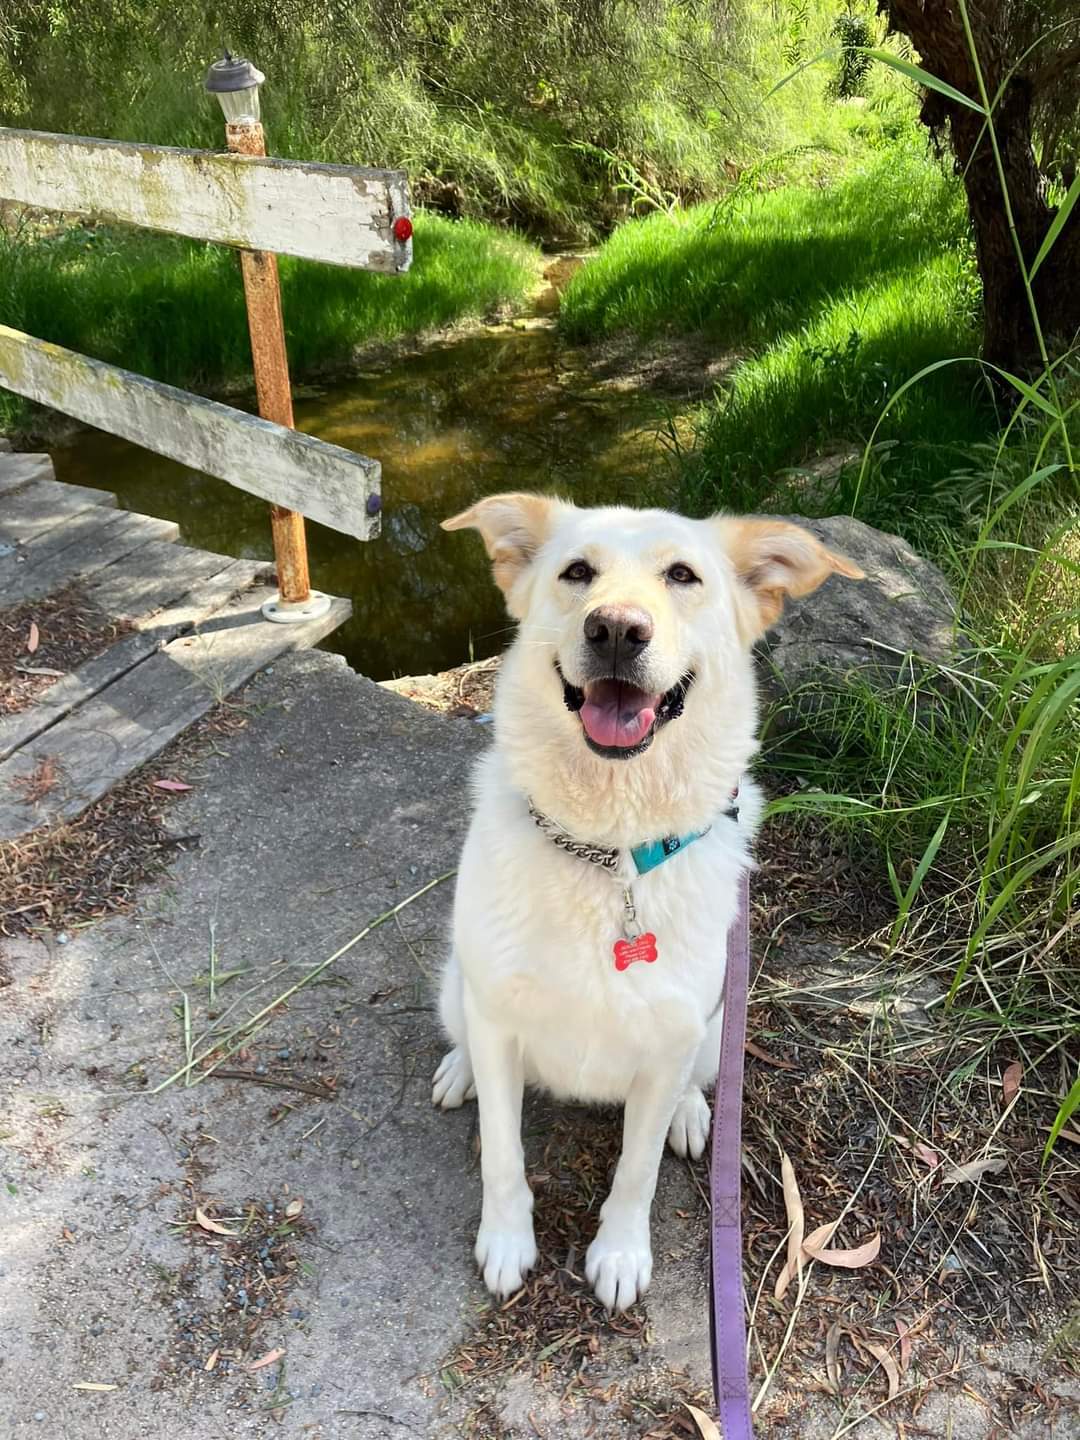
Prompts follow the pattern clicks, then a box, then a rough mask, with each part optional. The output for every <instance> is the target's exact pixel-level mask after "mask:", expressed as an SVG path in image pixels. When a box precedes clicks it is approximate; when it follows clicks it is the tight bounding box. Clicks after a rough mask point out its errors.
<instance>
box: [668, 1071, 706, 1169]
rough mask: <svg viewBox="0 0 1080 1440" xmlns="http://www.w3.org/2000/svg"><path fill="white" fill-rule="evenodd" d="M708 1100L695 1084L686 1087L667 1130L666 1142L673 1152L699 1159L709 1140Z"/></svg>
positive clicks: (684, 1156)
mask: <svg viewBox="0 0 1080 1440" xmlns="http://www.w3.org/2000/svg"><path fill="white" fill-rule="evenodd" d="M711 1118H712V1117H711V1115H710V1113H709V1102H708V1101H707V1100H706V1099H705V1096H704V1095H703V1094H702V1093H701V1091H700V1090H699V1089H698V1087H697V1086H696V1085H690V1086H688V1087H687V1089H686V1091H685V1092H684V1094H683V1097H682V1099H681V1100H680V1101H679V1103H678V1105H676V1106H675V1114H674V1115H673V1116H672V1117H671V1126H670V1128H669V1130H668V1132H667V1143H668V1144H669V1145H670V1146H671V1148H672V1150H674V1151H675V1154H676V1155H678V1156H680V1157H681V1158H683V1159H685V1158H686V1156H687V1155H689V1156H690V1157H691V1158H692V1159H694V1160H700V1159H701V1157H702V1155H704V1154H705V1146H706V1145H707V1144H708V1141H709V1124H710V1121H711Z"/></svg>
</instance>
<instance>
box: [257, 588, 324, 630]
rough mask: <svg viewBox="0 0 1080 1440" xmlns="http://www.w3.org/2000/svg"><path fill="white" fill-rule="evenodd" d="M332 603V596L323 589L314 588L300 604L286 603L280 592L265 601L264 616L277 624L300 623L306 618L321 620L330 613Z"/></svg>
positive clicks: (263, 605)
mask: <svg viewBox="0 0 1080 1440" xmlns="http://www.w3.org/2000/svg"><path fill="white" fill-rule="evenodd" d="M332 603H333V602H332V600H331V597H330V596H329V595H324V594H323V593H322V591H321V590H312V592H311V593H310V595H309V596H308V598H307V599H306V600H305V601H304V602H303V603H302V604H300V605H286V604H285V602H284V601H283V600H282V598H281V596H280V594H278V595H274V596H272V597H271V598H270V599H269V600H264V601H263V604H262V616H263V619H264V620H272V621H273V622H274V624H275V625H300V624H302V623H303V622H304V621H305V620H320V619H321V618H322V617H323V616H324V615H325V614H327V613H328V611H329V609H330V606H331V604H332Z"/></svg>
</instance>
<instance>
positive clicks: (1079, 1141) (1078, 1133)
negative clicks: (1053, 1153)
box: [1046, 1125, 1080, 1145]
mask: <svg viewBox="0 0 1080 1440" xmlns="http://www.w3.org/2000/svg"><path fill="white" fill-rule="evenodd" d="M1046 1128H1048V1127H1046ZM1058 1139H1059V1140H1071V1141H1072V1143H1073V1144H1074V1145H1080V1130H1070V1129H1069V1127H1068V1126H1067V1125H1063V1126H1062V1127H1061V1129H1060V1130H1059V1131H1058Z"/></svg>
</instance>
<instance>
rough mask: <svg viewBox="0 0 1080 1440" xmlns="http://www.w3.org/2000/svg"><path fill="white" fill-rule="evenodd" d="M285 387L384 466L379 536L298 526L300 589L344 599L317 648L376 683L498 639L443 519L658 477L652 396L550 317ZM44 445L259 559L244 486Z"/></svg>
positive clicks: (101, 442)
mask: <svg viewBox="0 0 1080 1440" xmlns="http://www.w3.org/2000/svg"><path fill="white" fill-rule="evenodd" d="M297 388H298V389H299V391H300V394H301V396H304V397H305V398H299V399H297V401H296V424H297V427H298V428H299V429H302V430H306V431H309V432H310V433H311V434H314V435H318V436H320V437H321V438H322V439H324V440H330V441H333V442H334V443H335V444H338V445H344V446H347V447H348V448H350V449H353V450H358V451H361V452H362V453H364V454H367V455H371V456H374V457H375V458H377V459H379V460H380V461H381V462H382V467H383V481H382V495H383V506H384V509H383V527H382V534H381V536H380V537H379V538H378V539H376V540H373V541H366V542H364V541H358V540H353V539H352V538H350V537H348V536H345V535H340V534H337V533H336V532H334V531H332V530H327V529H324V528H323V527H322V526H320V525H315V524H312V523H311V522H308V543H309V551H310V558H311V573H312V583H313V585H315V586H316V587H317V588H318V589H320V590H326V591H328V592H330V593H332V594H336V595H347V596H349V597H350V598H351V599H352V602H353V606H354V610H353V617H352V619H351V620H350V621H349V623H348V624H347V625H345V626H343V627H342V628H341V629H340V630H338V631H337V632H336V634H334V635H333V636H331V638H330V640H329V641H328V642H327V645H328V648H330V649H333V650H338V651H340V652H342V653H343V654H344V655H345V656H346V657H347V658H348V660H349V662H350V664H352V665H353V666H355V668H356V669H358V670H360V671H362V672H363V673H364V674H366V675H370V676H373V677H374V678H376V679H384V678H388V677H390V676H394V675H408V674H420V673H424V672H426V671H431V670H440V669H445V668H447V667H449V666H451V665H456V664H460V663H461V662H463V661H465V660H468V659H470V658H473V657H475V658H477V659H480V658H482V657H484V656H487V655H490V654H492V653H494V652H495V651H497V650H499V649H501V648H502V646H503V644H504V643H505V640H506V631H507V625H508V621H507V617H506V615H505V612H504V610H503V608H502V602H501V597H500V596H499V594H498V592H497V591H496V590H495V588H494V586H493V585H492V583H491V581H490V578H489V574H488V570H487V564H486V561H485V558H484V555H483V547H482V545H481V543H480V540H479V538H478V537H477V536H475V535H471V534H468V533H457V534H446V533H444V532H443V531H441V530H440V529H439V521H440V520H442V519H444V518H445V517H446V516H448V515H453V514H455V513H456V512H457V511H459V510H462V509H464V508H465V507H466V506H467V505H468V504H469V503H470V502H471V501H473V500H474V499H476V498H478V497H479V496H481V495H485V494H490V493H492V492H494V491H499V490H513V489H525V490H553V491H558V492H559V493H560V494H562V495H565V496H566V497H567V498H571V499H576V500H580V501H582V502H583V503H598V502H604V503H610V502H614V501H619V500H623V501H630V502H633V501H637V502H638V503H640V502H641V500H642V499H643V498H644V497H645V496H646V495H647V496H649V497H650V498H651V497H653V496H655V495H656V494H657V493H658V491H662V489H663V488H664V486H665V484H666V483H667V482H668V480H669V477H670V464H669V457H668V452H667V451H666V449H665V448H664V446H663V444H662V442H661V440H660V438H659V434H658V432H659V431H660V429H661V428H662V426H663V424H664V420H665V407H664V404H663V402H662V401H659V400H657V399H656V398H655V397H654V396H650V395H649V394H648V393H645V392H643V391H641V390H626V389H619V388H616V387H613V386H611V384H610V383H605V382H602V381H600V380H598V379H597V377H596V375H595V374H594V372H593V371H592V370H591V369H590V368H589V364H588V357H587V355H586V353H585V352H584V351H581V350H574V349H570V348H567V347H564V346H562V345H561V344H560V341H559V339H558V336H557V333H556V332H555V330H554V328H553V326H552V325H551V323H550V322H549V321H544V320H537V319H534V320H532V321H526V322H524V323H522V322H519V323H518V324H516V325H506V326H497V327H490V328H488V329H485V330H483V331H481V332H479V333H472V334H467V335H465V336H464V337H462V338H457V339H451V340H447V341H446V342H444V343H439V344H437V345H434V346H431V347H428V348H424V349H422V350H420V351H419V353H415V354H412V355H405V356H402V357H400V358H397V359H394V360H393V361H391V362H388V363H387V364H386V365H385V366H384V367H380V368H377V369H375V368H373V369H371V370H370V371H365V372H363V373H361V374H359V375H357V376H355V377H353V378H350V379H349V380H348V381H346V382H343V383H340V384H335V385H332V386H328V387H327V388H326V389H325V390H322V391H314V392H309V391H307V390H305V389H304V388H303V387H297ZM52 453H53V459H54V462H55V465H56V474H57V477H58V478H59V479H61V480H66V481H69V482H72V483H75V484H85V485H96V486H98V487H100V488H102V489H108V490H112V491H114V492H115V493H116V495H117V497H118V499H119V502H120V504H121V505H122V506H124V507H126V508H127V509H129V510H137V511H141V512H142V513H144V514H148V515H158V516H161V517H164V518H166V519H170V520H176V521H177V522H178V523H179V525H180V529H181V539H182V540H183V541H185V542H186V543H188V544H190V545H194V546H200V547H202V548H204V549H207V550H216V551H219V552H221V553H223V554H228V555H236V556H243V557H248V558H252V559H267V560H269V559H271V558H272V554H273V552H272V549H271V544H270V526H269V516H268V507H267V505H266V503H265V502H264V501H261V500H258V499H256V498H255V497H253V496H250V495H247V494H246V493H245V492H243V491H241V490H236V489H234V488H233V487H232V486H229V485H226V484H224V483H223V482H221V481H218V480H214V479H211V478H210V477H209V476H206V475H203V474H200V473H199V472H197V471H194V470H189V469H186V468H185V467H184V466H181V465H177V464H174V463H173V462H172V461H169V460H163V459H162V458H161V457H159V456H157V455H153V454H151V453H149V452H148V451H145V450H141V449H139V448H138V447H137V446H134V445H130V444H128V443H127V442H126V441H122V440H117V439H116V438H114V437H113V436H110V435H105V434H103V433H101V432H99V431H83V432H81V433H80V434H79V435H77V436H76V437H74V439H72V440H71V441H70V442H68V443H66V444H64V445H62V446H58V447H56V448H54V450H53V452H52Z"/></svg>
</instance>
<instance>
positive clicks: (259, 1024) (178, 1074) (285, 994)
mask: <svg viewBox="0 0 1080 1440" xmlns="http://www.w3.org/2000/svg"><path fill="white" fill-rule="evenodd" d="M456 873H457V872H456V871H454V870H447V871H446V872H445V874H442V875H437V876H436V877H435V879H434V880H429V881H428V883H427V884H426V885H421V887H420V889H419V890H414V891H413V893H412V894H411V895H407V896H406V897H405V899H404V900H399V901H398V903H397V904H396V905H393V906H391V908H390V909H389V910H384V911H383V913H382V914H381V915H377V916H376V917H375V919H374V920H370V921H369V922H368V923H367V924H366V925H365V926H364V928H363V930H361V931H360V933H359V934H358V935H354V936H353V938H352V939H351V940H348V941H346V943H345V944H344V945H342V946H341V948H340V949H338V950H335V951H334V953H333V955H330V956H328V957H327V958H326V959H325V960H323V961H321V962H320V963H319V964H318V965H315V966H313V967H312V969H311V970H309V971H308V973H307V974H306V975H305V976H304V977H303V979H302V980H298V981H297V982H296V984H295V985H290V986H289V988H288V989H287V990H284V991H282V993H281V994H280V995H278V996H277V997H276V998H275V999H273V1000H271V1001H270V1002H269V1004H267V1005H264V1006H263V1008H262V1009H261V1010H259V1011H257V1012H256V1013H255V1014H254V1015H252V1016H251V1018H250V1019H248V1020H245V1021H243V1022H242V1023H241V1024H239V1025H237V1026H235V1027H234V1028H233V1029H232V1030H231V1031H229V1033H228V1034H227V1035H225V1036H223V1037H222V1038H221V1039H220V1040H218V1041H216V1042H215V1043H213V1044H212V1045H210V1046H208V1048H207V1049H205V1050H203V1051H202V1052H201V1053H200V1054H198V1055H195V1056H193V1057H192V1058H191V1059H190V1060H189V1061H188V1062H187V1063H186V1064H185V1065H182V1066H181V1067H180V1069H179V1070H175V1071H174V1072H173V1073H172V1074H171V1075H169V1076H168V1077H167V1078H166V1079H164V1080H162V1081H161V1082H160V1083H159V1084H157V1085H155V1086H154V1088H153V1089H152V1090H148V1091H147V1092H146V1093H147V1094H148V1095H160V1094H161V1092H162V1090H167V1089H168V1087H169V1086H170V1085H174V1084H175V1083H176V1081H177V1080H182V1079H184V1078H185V1076H188V1075H190V1074H191V1072H192V1070H193V1069H194V1067H195V1066H196V1065H201V1064H202V1062H203V1061H204V1060H208V1059H209V1058H210V1057H211V1056H212V1055H214V1054H216V1053H217V1052H218V1051H219V1050H222V1049H223V1047H229V1046H231V1047H232V1048H231V1049H228V1048H226V1049H225V1052H224V1053H223V1054H222V1055H221V1056H220V1058H219V1059H217V1060H215V1061H214V1062H213V1063H212V1064H211V1065H208V1066H207V1068H206V1069H205V1070H204V1071H202V1073H201V1074H199V1075H196V1076H195V1077H194V1078H193V1079H192V1081H191V1084H192V1085H198V1084H199V1083H200V1082H201V1081H203V1080H205V1079H206V1077H207V1076H208V1075H212V1074H213V1073H214V1071H215V1070H217V1069H218V1068H219V1066H220V1065H221V1064H222V1063H223V1062H224V1061H225V1060H227V1059H228V1057H229V1055H231V1054H232V1053H233V1050H235V1049H238V1048H239V1046H240V1045H241V1044H242V1043H243V1041H244V1040H246V1039H250V1038H251V1036H252V1035H254V1034H255V1033H256V1031H257V1030H263V1029H265V1027H266V1026H267V1025H268V1024H269V1023H270V1020H271V1018H272V1016H273V1012H274V1011H275V1010H277V1009H278V1008H279V1006H281V1005H284V1004H285V1002H286V1001H287V1000H291V999H292V997H293V996H294V995H295V994H296V993H297V992H298V991H299V990H302V989H303V988H304V986H305V985H310V984H311V982H312V981H313V980H314V979H316V977H317V976H319V975H321V974H322V973H323V971H324V970H327V969H329V967H330V966H331V965H333V963H334V962H335V961H336V960H340V959H341V957H342V955H345V954H347V952H348V951H350V950H351V949H352V948H353V946H354V945H359V943H360V941H361V940H365V939H367V937H368V936H369V935H370V934H371V933H372V931H373V930H377V929H378V928H379V926H380V925H385V924H386V922H387V921H388V920H392V919H393V918H394V916H395V915H397V914H399V913H400V912H401V911H402V910H404V909H405V908H406V906H408V905H411V904H412V903H413V902H414V901H415V900H419V899H420V897H421V896H422V895H426V894H427V893H428V891H429V890H434V889H435V887H436V886H437V885H441V884H443V882H444V881H446V880H449V879H450V877H451V876H452V875H454V874H456Z"/></svg>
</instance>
